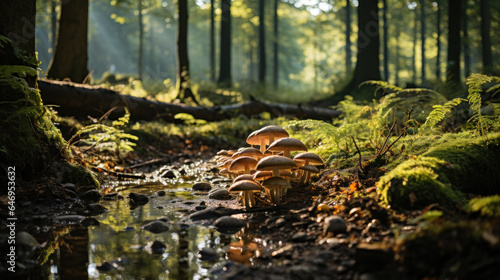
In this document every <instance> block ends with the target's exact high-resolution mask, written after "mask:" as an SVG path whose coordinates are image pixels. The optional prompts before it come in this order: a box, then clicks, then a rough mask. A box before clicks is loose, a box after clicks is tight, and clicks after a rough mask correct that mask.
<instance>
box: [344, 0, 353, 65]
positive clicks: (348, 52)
mask: <svg viewBox="0 0 500 280" xmlns="http://www.w3.org/2000/svg"><path fill="white" fill-rule="evenodd" d="M351 56H352V52H351V0H346V4H345V66H346V71H347V72H348V73H349V72H351V69H352V60H351Z"/></svg>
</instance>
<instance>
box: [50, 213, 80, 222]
mask: <svg viewBox="0 0 500 280" xmlns="http://www.w3.org/2000/svg"><path fill="white" fill-rule="evenodd" d="M84 218H85V217H84V216H80V215H63V216H58V217H55V218H54V219H55V220H56V221H59V222H65V223H79V222H80V221H81V220H83V219H84Z"/></svg>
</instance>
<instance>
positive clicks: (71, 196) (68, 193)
mask: <svg viewBox="0 0 500 280" xmlns="http://www.w3.org/2000/svg"><path fill="white" fill-rule="evenodd" d="M64 192H65V193H66V195H67V196H68V197H69V198H76V197H77V196H78V195H77V194H76V192H74V191H72V190H70V189H64Z"/></svg>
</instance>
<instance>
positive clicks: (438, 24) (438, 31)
mask: <svg viewBox="0 0 500 280" xmlns="http://www.w3.org/2000/svg"><path fill="white" fill-rule="evenodd" d="M441 6H442V3H441V1H440V0H438V1H437V15H436V17H437V22H436V35H437V36H436V46H437V53H436V79H437V80H441V11H442V7H441Z"/></svg>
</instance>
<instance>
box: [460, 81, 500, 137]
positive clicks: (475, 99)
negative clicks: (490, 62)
mask: <svg viewBox="0 0 500 280" xmlns="http://www.w3.org/2000/svg"><path fill="white" fill-rule="evenodd" d="M491 82H497V83H498V82H500V77H493V76H486V75H483V74H476V73H474V74H471V75H470V76H469V78H467V80H466V84H467V85H468V86H469V94H468V96H467V100H468V101H469V105H470V108H471V110H472V111H473V112H474V115H473V116H472V118H471V121H473V122H476V123H477V124H476V129H477V132H478V133H479V134H480V135H483V134H484V122H485V121H486V120H485V118H484V117H483V116H482V113H481V105H482V99H481V92H482V85H483V84H486V83H491ZM498 88H499V85H498V84H497V85H494V86H492V87H490V88H489V89H488V91H495V90H497V89H498Z"/></svg>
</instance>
